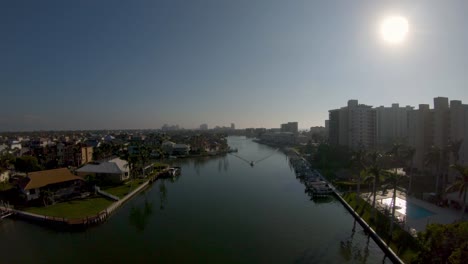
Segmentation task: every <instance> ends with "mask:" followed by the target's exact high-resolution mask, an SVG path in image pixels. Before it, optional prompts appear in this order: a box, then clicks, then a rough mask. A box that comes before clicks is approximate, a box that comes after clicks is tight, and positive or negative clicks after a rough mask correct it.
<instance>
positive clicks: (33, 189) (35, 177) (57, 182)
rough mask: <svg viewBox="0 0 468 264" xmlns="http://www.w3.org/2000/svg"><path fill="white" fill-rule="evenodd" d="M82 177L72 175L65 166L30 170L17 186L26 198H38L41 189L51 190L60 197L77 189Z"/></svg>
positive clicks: (56, 196)
mask: <svg viewBox="0 0 468 264" xmlns="http://www.w3.org/2000/svg"><path fill="white" fill-rule="evenodd" d="M82 183H83V178H81V177H78V176H76V175H73V174H72V173H71V172H70V171H69V170H68V169H67V168H60V169H53V170H43V171H35V172H30V173H28V174H27V176H26V177H25V178H24V179H23V180H21V181H20V183H19V188H20V190H21V191H22V192H23V193H24V194H25V195H26V200H28V201H31V200H34V199H38V198H39V197H40V193H41V191H42V190H48V191H51V192H53V194H54V196H55V198H61V197H65V196H68V195H71V194H73V193H74V192H76V191H78V190H79V188H80V187H81V184H82Z"/></svg>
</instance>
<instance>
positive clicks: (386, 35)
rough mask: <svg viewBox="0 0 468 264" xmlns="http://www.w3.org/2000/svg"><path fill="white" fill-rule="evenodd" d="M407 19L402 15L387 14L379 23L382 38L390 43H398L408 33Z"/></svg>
mask: <svg viewBox="0 0 468 264" xmlns="http://www.w3.org/2000/svg"><path fill="white" fill-rule="evenodd" d="M408 28H409V26H408V20H407V19H406V18H404V17H402V16H388V17H386V18H385V19H384V20H383V21H382V23H381V24H380V34H381V36H382V38H383V40H384V41H385V42H387V43H390V44H400V43H403V42H404V41H405V38H406V35H407V34H408Z"/></svg>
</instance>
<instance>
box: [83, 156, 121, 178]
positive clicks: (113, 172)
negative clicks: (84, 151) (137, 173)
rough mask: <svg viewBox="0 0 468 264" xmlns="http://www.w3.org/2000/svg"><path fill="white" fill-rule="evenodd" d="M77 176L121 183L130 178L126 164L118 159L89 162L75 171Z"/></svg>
mask: <svg viewBox="0 0 468 264" xmlns="http://www.w3.org/2000/svg"><path fill="white" fill-rule="evenodd" d="M76 173H77V174H78V175H79V176H82V177H85V176H87V175H94V176H96V177H97V178H100V179H101V180H106V181H110V182H122V181H125V180H127V179H128V178H129V177H130V168H129V167H128V162H127V161H126V160H122V159H120V158H114V159H111V160H108V161H101V162H99V161H98V162H91V163H88V164H86V165H84V166H83V167H81V168H79V169H77V170H76Z"/></svg>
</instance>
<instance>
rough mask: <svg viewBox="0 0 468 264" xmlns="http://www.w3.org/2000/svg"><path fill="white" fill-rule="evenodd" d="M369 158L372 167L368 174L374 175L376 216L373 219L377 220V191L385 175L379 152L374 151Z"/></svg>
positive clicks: (373, 193) (373, 194)
mask: <svg viewBox="0 0 468 264" xmlns="http://www.w3.org/2000/svg"><path fill="white" fill-rule="evenodd" d="M368 157H369V159H370V164H371V165H370V166H369V167H368V172H369V174H371V175H372V177H373V184H372V196H373V198H372V208H373V209H372V210H374V214H373V219H374V220H375V219H376V214H377V210H376V208H375V199H376V196H377V189H378V186H379V184H380V179H381V177H382V175H383V169H382V167H381V166H380V161H381V158H382V154H380V153H379V152H377V151H374V152H371V153H370V154H368Z"/></svg>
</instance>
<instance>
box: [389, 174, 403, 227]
mask: <svg viewBox="0 0 468 264" xmlns="http://www.w3.org/2000/svg"><path fill="white" fill-rule="evenodd" d="M405 177H406V176H405V175H404V174H399V173H398V172H397V171H390V172H389V173H388V174H387V181H388V183H389V184H390V186H391V187H392V189H393V195H392V203H391V206H392V213H391V218H390V235H392V233H393V222H394V221H393V220H394V219H395V205H396V192H397V188H398V184H399V183H400V182H401V181H402V180H403V179H404V178H405Z"/></svg>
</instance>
